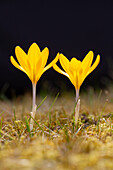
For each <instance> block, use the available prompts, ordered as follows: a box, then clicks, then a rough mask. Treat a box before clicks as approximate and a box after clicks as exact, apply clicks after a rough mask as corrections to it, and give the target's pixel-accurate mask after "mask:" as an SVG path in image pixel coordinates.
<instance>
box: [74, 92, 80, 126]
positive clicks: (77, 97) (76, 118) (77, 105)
mask: <svg viewBox="0 0 113 170" xmlns="http://www.w3.org/2000/svg"><path fill="white" fill-rule="evenodd" d="M79 111H80V99H79V90H78V89H77V90H76V107H75V125H77V122H78V117H79Z"/></svg>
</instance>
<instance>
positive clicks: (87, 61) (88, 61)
mask: <svg viewBox="0 0 113 170" xmlns="http://www.w3.org/2000/svg"><path fill="white" fill-rule="evenodd" d="M93 56H94V54H93V51H89V53H88V54H87V55H86V57H85V58H84V59H83V61H82V68H83V69H84V74H87V72H88V70H89V68H90V66H91V64H92V61H93Z"/></svg>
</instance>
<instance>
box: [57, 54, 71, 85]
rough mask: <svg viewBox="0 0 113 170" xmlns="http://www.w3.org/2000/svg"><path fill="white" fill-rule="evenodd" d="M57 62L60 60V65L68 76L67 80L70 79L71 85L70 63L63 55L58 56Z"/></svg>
mask: <svg viewBox="0 0 113 170" xmlns="http://www.w3.org/2000/svg"><path fill="white" fill-rule="evenodd" d="M59 60H60V64H61V66H62V68H63V69H64V70H65V72H66V73H67V74H68V75H69V79H70V81H71V82H72V84H73V74H72V72H71V71H70V67H69V66H70V62H69V60H68V59H67V58H66V57H65V56H64V55H63V54H60V55H59Z"/></svg>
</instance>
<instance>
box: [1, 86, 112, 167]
mask: <svg viewBox="0 0 113 170" xmlns="http://www.w3.org/2000/svg"><path fill="white" fill-rule="evenodd" d="M43 99H44V97H42V96H37V105H39V104H40V103H41V101H42V100H43ZM80 99H81V107H80V115H79V120H78V124H77V126H75V124H74V118H73V111H74V105H75V95H74V94H73V93H71V92H70V93H62V94H60V95H59V96H58V95H57V97H55V96H49V95H48V96H47V98H46V99H45V100H44V102H43V103H42V104H41V106H40V107H39V108H38V110H37V113H36V118H35V120H34V128H33V130H32V131H30V129H29V119H30V111H31V106H32V98H31V95H30V94H29V93H26V94H24V96H16V97H15V98H13V99H12V100H6V99H5V100H2V101H0V169H1V170H2V169H3V170H10V169H11V170H15V169H27V170H32V169H33V170H35V169H39V170H41V169H47V170H53V169H54V170H71V169H72V170H75V169H76V170H82V169H85V170H95V169H96V170H109V169H113V162H112V160H113V93H112V89H110V90H103V91H101V90H99V91H97V92H95V91H94V90H93V88H90V89H88V90H86V91H85V92H81V93H80Z"/></svg>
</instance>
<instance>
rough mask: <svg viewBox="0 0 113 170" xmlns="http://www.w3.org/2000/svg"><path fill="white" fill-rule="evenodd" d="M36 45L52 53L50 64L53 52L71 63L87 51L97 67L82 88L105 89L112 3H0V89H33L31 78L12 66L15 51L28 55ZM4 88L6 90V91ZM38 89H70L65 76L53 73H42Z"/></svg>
mask: <svg viewBox="0 0 113 170" xmlns="http://www.w3.org/2000/svg"><path fill="white" fill-rule="evenodd" d="M33 42H36V43H37V44H38V45H39V47H40V48H41V50H42V49H43V48H44V47H46V46H47V47H48V48H49V50H50V54H49V59H48V63H49V62H50V61H52V60H53V59H54V58H55V56H56V54H57V52H61V53H63V54H64V55H65V56H66V57H67V58H68V59H69V60H70V59H71V58H72V57H73V56H74V57H77V59H80V60H82V59H83V58H84V57H85V55H86V54H87V53H88V51H89V50H93V51H94V54H95V58H96V56H97V54H100V55H101V62H100V64H99V66H98V67H97V68H96V70H95V71H94V72H92V73H91V74H90V75H89V76H88V77H87V78H86V80H85V82H84V83H83V87H87V86H88V85H92V86H95V87H96V86H98V87H103V86H105V85H107V84H108V82H109V81H108V80H110V79H111V80H112V75H113V71H112V65H113V61H112V57H113V50H112V49H113V0H100V1H99V0H98V1H96V0H95V1H91V0H90V1H89V0H86V1H76V0H75V1H43V0H42V1H38V0H37V1H32V2H31V1H28V0H23V1H22V0H19V1H16V0H9V1H8V0H2V1H0V75H1V76H0V88H1V89H3V87H4V86H6V87H8V89H9V91H10V89H15V90H16V91H17V92H18V93H20V92H22V91H24V90H26V89H31V82H30V80H29V78H28V77H27V76H26V75H25V74H24V73H23V72H21V71H20V70H18V69H16V68H15V67H14V66H13V65H11V63H10V56H11V55H13V56H14V57H15V52H14V50H15V46H17V45H19V46H20V47H22V48H23V49H24V51H25V52H27V50H28V48H29V46H30V45H31V44H32V43H33ZM7 85H8V86H7ZM37 86H38V89H39V90H40V89H42V88H46V89H48V90H51V89H54V88H56V89H58V90H59V89H62V87H66V89H69V88H70V89H71V88H73V86H72V85H71V83H70V82H69V80H67V77H64V76H63V75H61V74H59V73H57V72H55V71H54V70H53V69H52V68H51V69H49V70H48V71H47V72H46V73H44V74H43V76H42V77H41V79H40V80H39V82H38V85H37Z"/></svg>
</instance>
